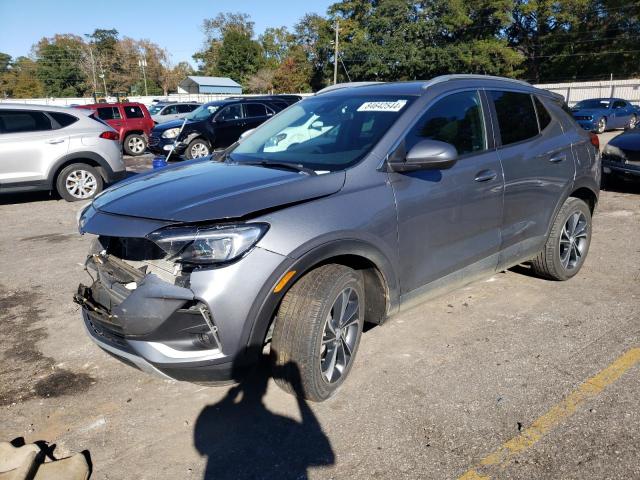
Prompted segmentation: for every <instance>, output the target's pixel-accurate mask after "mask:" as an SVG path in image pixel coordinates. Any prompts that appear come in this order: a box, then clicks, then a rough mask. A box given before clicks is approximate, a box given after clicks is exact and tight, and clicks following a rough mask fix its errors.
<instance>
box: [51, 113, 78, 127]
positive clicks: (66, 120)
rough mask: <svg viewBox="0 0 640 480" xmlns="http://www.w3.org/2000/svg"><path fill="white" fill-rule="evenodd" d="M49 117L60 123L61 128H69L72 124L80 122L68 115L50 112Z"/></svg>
mask: <svg viewBox="0 0 640 480" xmlns="http://www.w3.org/2000/svg"><path fill="white" fill-rule="evenodd" d="M49 115H51V116H52V117H53V119H54V120H55V121H56V122H58V125H60V128H64V127H68V126H69V125H71V124H72V123H75V122H77V121H78V119H77V117H74V116H73V115H69V114H67V113H60V112H49Z"/></svg>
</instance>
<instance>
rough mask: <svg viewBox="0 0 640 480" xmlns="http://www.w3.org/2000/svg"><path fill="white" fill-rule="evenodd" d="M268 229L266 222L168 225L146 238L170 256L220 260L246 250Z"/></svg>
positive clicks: (186, 259) (198, 261) (184, 260)
mask: <svg viewBox="0 0 640 480" xmlns="http://www.w3.org/2000/svg"><path fill="white" fill-rule="evenodd" d="M268 229H269V226H268V225H267V224H265V223H250V224H240V225H219V226H213V227H211V226H206V227H205V226H185V227H168V228H163V229H161V230H156V231H155V232H152V233H150V234H149V235H147V238H148V239H149V240H151V241H152V242H154V243H155V244H156V245H158V246H159V247H160V248H162V249H163V250H164V251H165V252H167V253H168V254H169V260H172V261H175V262H180V263H189V264H199V265H202V264H219V263H226V262H230V261H232V260H235V259H237V258H239V257H241V256H242V255H244V254H245V253H247V252H248V251H249V250H251V248H252V247H253V246H254V245H255V244H256V243H258V240H260V239H261V238H262V236H263V235H264V234H265V233H266V231H267V230H268Z"/></svg>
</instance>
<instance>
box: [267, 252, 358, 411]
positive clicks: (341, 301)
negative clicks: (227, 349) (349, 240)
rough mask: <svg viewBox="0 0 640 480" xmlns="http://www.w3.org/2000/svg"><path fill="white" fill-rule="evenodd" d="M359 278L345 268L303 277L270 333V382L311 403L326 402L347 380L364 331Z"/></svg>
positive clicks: (333, 267) (335, 267)
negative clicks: (271, 357) (271, 362)
mask: <svg viewBox="0 0 640 480" xmlns="http://www.w3.org/2000/svg"><path fill="white" fill-rule="evenodd" d="M364 300H365V298H364V288H363V281H362V275H361V274H360V273H359V272H357V271H355V270H353V269H351V268H349V267H346V266H344V265H335V264H330V265H323V266H321V267H318V268H317V269H315V270H312V271H311V272H309V273H307V274H306V275H305V276H304V277H302V278H301V279H300V280H298V282H297V283H296V284H295V285H294V286H293V287H291V290H289V291H288V292H287V294H286V295H285V296H284V298H283V300H282V303H281V305H280V309H279V310H278V315H277V318H276V324H275V327H274V330H273V339H272V343H271V350H272V353H273V356H274V361H275V366H274V379H275V381H276V383H277V384H278V385H279V386H280V387H281V388H282V389H283V390H285V391H287V392H289V393H292V394H295V395H299V396H302V397H304V398H306V399H308V400H312V401H316V402H319V401H322V400H325V399H327V398H329V397H330V396H331V395H332V394H333V393H335V391H336V390H337V389H338V387H340V385H341V384H342V382H344V380H345V378H347V375H348V374H349V372H350V370H351V367H352V366H353V362H354V359H355V356H356V352H357V350H358V345H359V343H360V337H361V336H362V327H363V325H364V311H365V306H364Z"/></svg>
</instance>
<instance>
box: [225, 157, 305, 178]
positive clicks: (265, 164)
mask: <svg viewBox="0 0 640 480" xmlns="http://www.w3.org/2000/svg"><path fill="white" fill-rule="evenodd" d="M237 163H238V165H254V166H258V167H265V168H288V169H289V170H295V171H296V172H302V173H306V174H307V175H317V173H316V172H315V170H312V169H311V168H307V167H305V166H304V165H301V164H299V163H289V162H271V161H267V160H260V161H257V162H237Z"/></svg>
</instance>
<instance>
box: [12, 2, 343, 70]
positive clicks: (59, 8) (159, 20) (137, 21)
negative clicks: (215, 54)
mask: <svg viewBox="0 0 640 480" xmlns="http://www.w3.org/2000/svg"><path fill="white" fill-rule="evenodd" d="M334 2H335V0H331V1H330V0H310V1H300V0H279V1H277V2H276V1H273V0H271V1H264V0H263V1H260V0H235V1H230V0H182V1H180V0H178V1H176V0H154V1H150V0H75V1H73V0H0V52H5V53H8V54H9V55H11V56H12V57H17V56H20V55H28V54H29V52H30V50H31V46H32V45H33V44H34V43H36V42H37V41H38V40H40V39H41V38H42V37H50V36H52V35H54V34H56V33H73V34H76V35H83V34H85V33H91V32H93V30H94V29H96V28H107V29H109V28H115V29H116V30H118V32H120V35H121V36H128V37H132V38H135V39H141V38H148V39H149V40H151V41H153V42H155V43H157V44H159V45H160V46H161V47H164V48H166V49H167V50H168V51H169V53H170V54H171V60H172V61H173V62H176V63H177V62H179V61H182V60H186V61H190V62H191V63H192V64H193V61H192V59H191V55H192V54H193V53H194V52H195V51H196V50H199V49H200V47H201V46H202V42H203V39H204V35H203V33H202V30H201V25H202V20H203V19H204V18H210V17H215V16H216V15H217V14H218V13H220V12H243V13H248V14H249V15H251V18H252V20H253V21H254V22H255V29H256V33H257V34H260V33H262V31H264V29H265V28H267V27H276V26H281V25H286V26H288V27H291V26H292V25H294V24H295V23H296V22H297V21H298V20H299V19H300V17H302V16H303V15H304V14H305V13H320V14H323V15H324V14H325V13H326V10H327V7H328V6H329V5H331V4H332V3H334Z"/></svg>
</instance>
